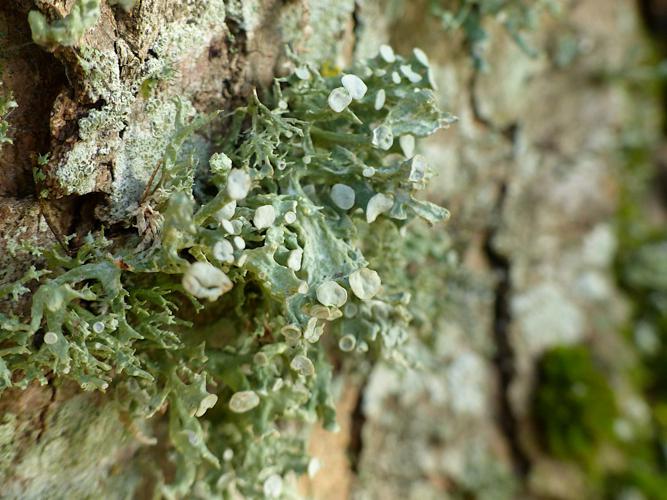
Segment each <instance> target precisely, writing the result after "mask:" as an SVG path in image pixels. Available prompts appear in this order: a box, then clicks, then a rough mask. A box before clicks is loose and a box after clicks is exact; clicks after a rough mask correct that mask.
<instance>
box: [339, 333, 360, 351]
mask: <svg viewBox="0 0 667 500" xmlns="http://www.w3.org/2000/svg"><path fill="white" fill-rule="evenodd" d="M356 345H357V339H356V338H354V336H353V335H350V334H347V335H343V336H342V337H341V338H340V340H339V341H338V348H339V349H340V350H341V351H343V352H350V351H351V350H352V349H354V347H355V346H356Z"/></svg>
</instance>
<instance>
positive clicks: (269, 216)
mask: <svg viewBox="0 0 667 500" xmlns="http://www.w3.org/2000/svg"><path fill="white" fill-rule="evenodd" d="M275 220H276V209H275V208H273V205H262V206H261V207H257V209H256V210H255V216H254V217H253V219H252V222H253V224H255V227H256V228H257V229H266V228H267V227H271V226H272V225H273V223H274V222H275Z"/></svg>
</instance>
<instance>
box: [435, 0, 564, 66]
mask: <svg viewBox="0 0 667 500" xmlns="http://www.w3.org/2000/svg"><path fill="white" fill-rule="evenodd" d="M430 8H431V12H432V13H433V15H435V16H436V17H438V18H439V19H440V21H441V23H442V26H443V28H445V29H446V30H448V31H454V30H457V31H458V30H461V31H462V32H463V34H464V36H465V39H466V42H467V44H468V47H469V49H470V54H471V56H472V58H473V60H474V62H475V65H476V66H477V67H478V68H484V67H485V66H486V62H485V57H484V51H485V44H486V42H487V39H488V37H489V35H488V23H489V22H497V23H499V24H500V25H502V27H503V28H504V29H505V31H506V32H507V34H508V35H509V36H510V37H511V38H512V39H513V40H514V41H515V42H516V44H517V45H518V46H519V47H520V48H521V49H522V50H523V51H524V52H525V53H526V54H527V55H529V56H535V55H536V51H535V49H534V48H533V47H532V46H531V44H530V43H529V42H528V41H527V39H526V32H528V31H530V30H531V29H532V28H534V27H535V25H536V24H537V20H538V19H539V16H540V15H541V14H542V13H543V12H544V11H551V12H557V11H558V10H559V8H560V5H559V3H558V2H557V1H556V0H528V1H526V0H481V1H480V0H456V1H454V2H444V1H443V0H430Z"/></svg>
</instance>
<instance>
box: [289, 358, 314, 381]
mask: <svg viewBox="0 0 667 500" xmlns="http://www.w3.org/2000/svg"><path fill="white" fill-rule="evenodd" d="M289 366H290V368H291V369H292V370H294V371H295V372H297V373H300V374H301V375H303V376H304V377H311V376H313V375H314V374H315V365H313V362H312V361H311V360H310V359H308V358H307V357H306V356H304V355H302V354H298V355H296V356H294V358H293V359H292V361H291V362H290V364H289Z"/></svg>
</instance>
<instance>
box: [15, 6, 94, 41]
mask: <svg viewBox="0 0 667 500" xmlns="http://www.w3.org/2000/svg"><path fill="white" fill-rule="evenodd" d="M99 17H100V0H77V1H76V3H75V4H74V5H73V6H72V9H71V10H70V12H69V14H67V15H66V16H65V17H63V18H62V19H57V20H55V21H52V22H49V20H48V19H47V18H46V16H45V15H44V14H42V13H41V12H40V11H38V10H33V11H30V13H29V14H28V23H29V24H30V30H31V31H32V38H33V40H34V41H35V43H37V44H39V45H42V46H43V47H46V48H51V47H54V46H56V45H62V46H65V47H70V46H73V45H76V44H77V43H78V42H79V40H80V39H81V37H82V36H83V35H84V33H85V32H86V30H88V29H89V28H91V27H92V26H94V25H95V23H96V22H97V19H98V18H99Z"/></svg>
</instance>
